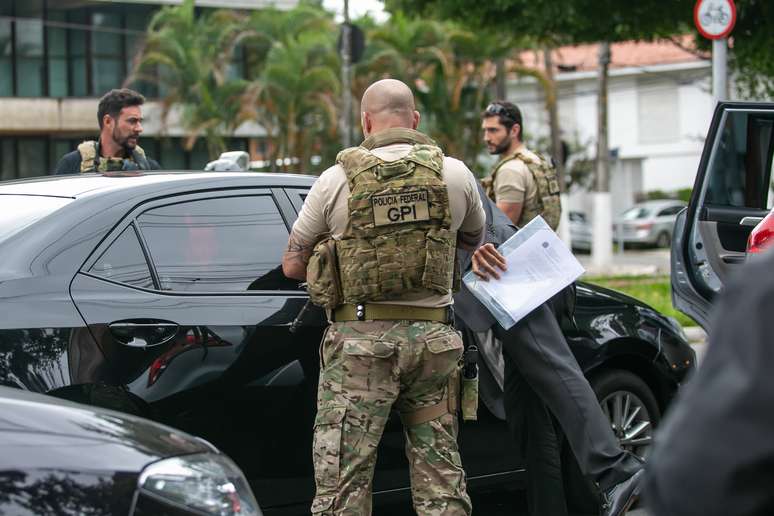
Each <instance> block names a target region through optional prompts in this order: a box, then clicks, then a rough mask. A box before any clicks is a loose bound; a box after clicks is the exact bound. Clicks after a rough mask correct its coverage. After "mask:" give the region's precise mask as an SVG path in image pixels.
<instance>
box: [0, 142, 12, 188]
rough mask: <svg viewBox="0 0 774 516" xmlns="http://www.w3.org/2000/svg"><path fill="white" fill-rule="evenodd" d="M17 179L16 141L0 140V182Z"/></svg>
mask: <svg viewBox="0 0 774 516" xmlns="http://www.w3.org/2000/svg"><path fill="white" fill-rule="evenodd" d="M15 178H16V140H15V139H14V138H0V180H2V181H5V180H6V179H15Z"/></svg>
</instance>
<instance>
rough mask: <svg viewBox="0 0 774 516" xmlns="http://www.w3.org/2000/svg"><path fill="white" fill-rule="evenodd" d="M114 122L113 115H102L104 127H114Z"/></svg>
mask: <svg viewBox="0 0 774 516" xmlns="http://www.w3.org/2000/svg"><path fill="white" fill-rule="evenodd" d="M114 123H115V120H113V117H112V116H110V115H108V114H105V115H104V116H103V117H102V127H105V126H109V127H112V126H113V124H114Z"/></svg>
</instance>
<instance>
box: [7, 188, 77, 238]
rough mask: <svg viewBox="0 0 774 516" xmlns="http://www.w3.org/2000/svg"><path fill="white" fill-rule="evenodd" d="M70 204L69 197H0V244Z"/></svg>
mask: <svg viewBox="0 0 774 516" xmlns="http://www.w3.org/2000/svg"><path fill="white" fill-rule="evenodd" d="M70 202H72V199H70V198H69V197H68V198H63V197H47V196H42V195H0V204H2V205H3V217H2V218H0V242H2V241H3V240H5V239H6V238H8V237H10V236H11V235H13V234H14V233H17V232H19V231H21V230H22V229H24V228H25V227H27V226H29V225H30V224H33V223H35V222H36V221H38V220H40V219H42V218H43V217H45V216H46V215H50V214H51V213H54V212H55V211H56V210H58V209H59V208H61V207H62V206H64V205H66V204H68V203H70Z"/></svg>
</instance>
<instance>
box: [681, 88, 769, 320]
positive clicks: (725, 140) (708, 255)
mask: <svg viewBox="0 0 774 516" xmlns="http://www.w3.org/2000/svg"><path fill="white" fill-rule="evenodd" d="M773 151H774V104H769V103H767V104H763V103H742V102H721V103H719V104H718V105H717V107H716V108H715V114H714V116H713V118H712V124H711V125H710V130H709V133H708V134H707V140H706V142H705V144H704V151H703V152H702V156H701V161H700V162H699V169H698V172H697V174H696V182H695V184H694V187H693V192H692V193H691V201H690V203H689V205H688V208H687V209H686V210H683V211H682V212H681V213H680V214H679V215H678V217H677V220H676V222H675V230H674V239H673V242H672V258H671V262H672V264H671V265H672V268H671V271H672V273H671V275H672V279H671V282H672V303H673V304H674V306H675V307H676V308H677V309H678V310H680V311H682V312H683V313H685V314H687V315H688V316H690V317H691V318H693V319H694V320H695V321H696V322H697V323H699V324H700V325H701V326H702V327H704V328H705V329H706V327H707V317H708V312H709V309H710V307H711V305H712V301H713V298H714V297H715V295H716V294H717V293H718V292H719V291H720V289H721V288H722V286H723V285H724V284H725V282H726V281H727V280H728V278H729V276H730V275H732V274H733V273H734V271H735V270H737V269H739V268H740V267H741V266H742V265H743V264H744V262H745V249H746V246H747V237H748V236H749V235H750V231H752V229H753V227H755V225H756V224H757V223H758V222H760V221H761V220H762V218H763V217H764V216H766V215H767V214H768V212H769V210H770V208H771V206H772V198H774V195H773V194H772V186H771V171H772V152H773Z"/></svg>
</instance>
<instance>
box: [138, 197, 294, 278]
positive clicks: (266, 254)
mask: <svg viewBox="0 0 774 516" xmlns="http://www.w3.org/2000/svg"><path fill="white" fill-rule="evenodd" d="M137 220H138V221H139V226H140V231H141V232H142V235H143V237H144V238H145V241H146V243H147V246H148V251H149V253H150V256H151V259H152V261H153V265H154V266H155V268H156V272H157V274H158V277H159V282H160V284H161V289H162V290H171V291H177V292H215V293H227V292H229V293H230V292H245V291H248V290H285V289H296V288H298V282H297V281H295V280H289V279H288V278H286V277H285V276H284V275H283V274H282V267H281V261H282V254H283V252H284V250H285V246H286V245H287V240H288V231H287V228H286V226H285V223H284V221H283V219H282V216H281V215H280V212H279V209H278V208H277V205H276V204H275V202H274V199H273V198H272V197H271V196H270V195H252V196H239V197H219V198H210V199H198V200H192V201H187V202H181V203H176V204H170V205H166V206H161V207H158V208H153V209H151V210H148V211H146V212H144V213H142V214H141V215H140V216H139V217H138V219H137Z"/></svg>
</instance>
